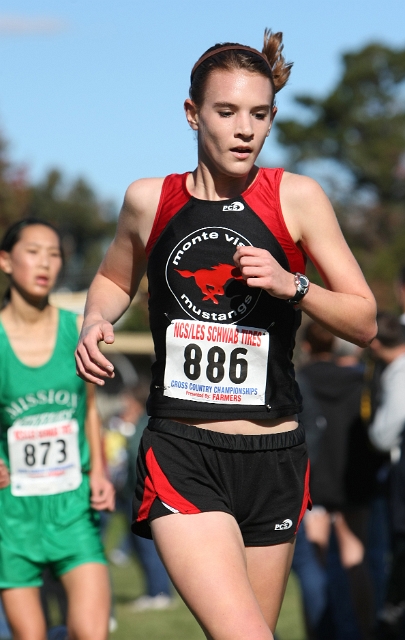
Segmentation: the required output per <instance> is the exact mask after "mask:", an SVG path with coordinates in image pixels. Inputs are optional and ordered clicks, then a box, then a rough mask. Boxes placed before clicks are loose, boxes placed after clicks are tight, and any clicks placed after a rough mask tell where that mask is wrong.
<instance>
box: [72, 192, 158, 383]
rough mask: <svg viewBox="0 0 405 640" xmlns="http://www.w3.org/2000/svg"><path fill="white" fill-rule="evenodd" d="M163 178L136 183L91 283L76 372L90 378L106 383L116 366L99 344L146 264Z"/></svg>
mask: <svg viewBox="0 0 405 640" xmlns="http://www.w3.org/2000/svg"><path fill="white" fill-rule="evenodd" d="M159 186H161V181H159V179H150V180H139V181H137V182H135V183H133V184H132V185H131V186H130V187H129V189H128V191H127V193H126V195H125V199H124V204H123V206H122V210H121V213H120V216H119V220H118V225H117V232H116V235H115V238H114V240H113V242H112V244H111V245H110V247H109V249H108V251H107V253H106V255H105V258H104V260H103V262H102V263H101V265H100V268H99V270H98V272H97V274H96V276H95V278H94V280H93V282H92V284H91V286H90V289H89V292H88V296H87V302H86V308H85V317H84V322H83V327H82V331H81V334H80V338H79V344H78V347H77V349H76V367H77V373H78V375H80V376H81V377H82V378H84V379H85V380H87V381H88V382H94V383H96V384H98V385H103V384H104V380H103V378H105V377H110V378H112V377H113V376H114V367H113V366H112V364H111V363H110V362H109V361H108V360H107V358H106V357H105V356H104V355H103V354H102V353H101V351H100V350H99V347H98V343H99V342H101V341H104V342H106V343H107V344H111V343H112V342H114V331H113V327H112V325H113V323H114V322H115V321H116V320H118V318H120V317H121V315H122V314H123V313H124V311H125V310H126V309H127V308H128V306H129V304H130V302H131V300H132V298H133V297H134V295H135V293H136V291H137V288H138V285H139V282H140V280H141V278H142V275H143V274H144V272H145V268H146V255H145V245H146V242H147V239H148V237H149V233H150V228H151V226H152V222H153V216H154V213H155V211H156V208H157V203H158V200H159V195H160V190H159Z"/></svg>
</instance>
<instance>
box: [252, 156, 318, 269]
mask: <svg viewBox="0 0 405 640" xmlns="http://www.w3.org/2000/svg"><path fill="white" fill-rule="evenodd" d="M283 173H284V169H263V168H261V169H260V170H259V174H258V176H257V178H256V180H255V181H254V182H253V183H252V185H251V186H250V187H249V188H248V189H247V190H246V191H245V193H244V194H243V199H244V200H245V202H247V204H248V205H249V207H251V208H252V209H253V211H254V212H255V213H256V214H257V215H258V216H259V218H260V219H261V220H262V221H263V222H264V224H265V225H266V227H267V228H268V229H270V231H271V232H272V234H273V235H274V236H275V238H276V239H277V240H278V242H279V243H280V245H281V246H282V248H283V249H284V253H285V254H286V256H287V259H288V263H289V265H290V269H291V272H292V273H295V272H296V271H299V272H300V273H305V264H306V257H305V255H304V254H303V253H302V251H301V250H300V249H299V247H297V245H296V244H295V242H294V240H293V239H292V237H291V235H290V232H289V231H288V229H287V225H286V223H285V220H284V216H283V212H282V210H281V203H280V182H281V178H282V175H283Z"/></svg>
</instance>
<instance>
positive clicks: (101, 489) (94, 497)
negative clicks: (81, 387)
mask: <svg viewBox="0 0 405 640" xmlns="http://www.w3.org/2000/svg"><path fill="white" fill-rule="evenodd" d="M86 387H87V414H86V436H87V440H88V443H89V447H90V461H91V469H90V474H89V476H90V490H91V498H90V500H91V506H92V507H93V509H97V511H103V510H107V511H114V508H115V489H114V487H113V485H112V483H111V482H110V480H108V478H107V477H106V475H105V465H104V457H103V448H102V441H101V422H100V416H99V414H98V411H97V406H96V397H95V392H94V385H92V384H87V385H86Z"/></svg>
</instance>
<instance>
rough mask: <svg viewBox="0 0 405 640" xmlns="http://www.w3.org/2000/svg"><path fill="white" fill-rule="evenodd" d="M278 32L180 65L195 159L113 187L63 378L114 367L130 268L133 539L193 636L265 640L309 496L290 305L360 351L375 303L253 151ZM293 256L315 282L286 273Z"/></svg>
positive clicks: (271, 113) (293, 180)
mask: <svg viewBox="0 0 405 640" xmlns="http://www.w3.org/2000/svg"><path fill="white" fill-rule="evenodd" d="M281 41H282V34H280V33H277V34H272V33H271V32H269V31H268V30H266V32H265V38H264V47H263V53H261V52H259V51H257V50H255V49H251V48H250V47H245V46H242V45H238V44H229V43H228V44H225V45H215V46H214V47H212V48H211V49H209V50H208V51H207V52H206V53H205V54H204V55H203V56H202V57H201V58H200V59H199V60H198V61H197V63H196V64H195V65H194V68H193V70H192V73H191V87H190V97H189V99H187V100H186V101H185V105H184V106H185V112H186V117H187V120H188V123H189V125H190V126H191V128H192V129H193V130H194V131H196V132H197V137H198V165H197V168H196V169H195V170H194V171H193V172H191V173H186V174H185V175H182V176H179V175H171V176H168V177H167V178H165V179H162V178H155V179H144V180H138V181H136V182H134V183H133V184H132V185H131V186H130V187H129V189H128V191H127V193H126V196H125V201H124V205H123V208H122V212H121V215H120V219H119V223H118V229H117V234H116V237H115V239H114V241H113V243H112V245H111V247H110V248H109V250H108V252H107V254H106V257H105V259H104V260H103V263H102V265H101V266H100V269H99V271H98V273H97V275H96V277H95V279H94V281H93V283H92V285H91V288H90V291H89V295H88V300H87V305H86V313H85V320H84V324H83V329H82V333H81V338H80V341H79V345H78V348H77V358H76V359H77V368H78V373H79V374H80V375H81V376H82V377H84V378H85V379H86V380H89V381H92V382H95V383H97V384H103V383H104V381H103V377H109V376H110V377H111V376H113V375H114V373H113V367H112V365H111V363H110V362H108V360H107V359H106V358H105V357H104V356H103V355H102V354H101V352H100V351H99V350H98V347H97V343H98V342H100V341H104V342H106V343H111V342H113V340H114V334H113V329H112V324H111V323H113V322H115V321H116V320H117V318H119V316H120V315H121V314H122V313H123V311H124V310H125V309H126V308H127V306H128V304H129V302H130V300H131V299H132V297H133V295H134V293H135V291H136V288H137V285H138V283H139V280H140V278H141V275H142V273H143V271H144V269H145V265H146V264H147V272H148V279H149V292H150V299H149V311H150V324H151V330H152V334H153V338H154V342H155V351H156V362H155V363H154V365H153V367H152V374H153V380H152V385H151V395H150V398H149V403H148V413H149V415H150V416H151V417H152V418H151V420H150V422H149V425H148V428H147V429H146V430H145V432H144V436H143V440H142V443H141V449H140V455H139V458H138V472H137V475H138V486H137V488H136V492H135V498H134V523H133V530H134V531H135V532H137V533H140V534H141V535H150V531H151V533H152V535H153V538H154V540H155V542H156V544H157V547H158V549H159V553H160V554H161V557H162V559H163V562H164V564H165V565H166V568H167V570H168V572H169V574H170V576H171V578H172V580H173V582H174V584H175V586H176V588H177V589H178V591H179V592H180V594H181V596H182V597H183V598H184V600H185V602H186V603H187V605H188V606H189V608H190V609H191V611H192V612H193V614H194V615H195V617H196V618H197V620H198V622H199V623H200V625H201V627H202V628H203V630H204V632H205V634H206V637H207V638H214V639H215V640H239V639H240V640H242V639H243V640H246V639H247V638H249V640H253V639H254V640H265V639H266V640H267V639H269V638H273V635H272V633H273V632H274V629H275V626H276V622H277V617H278V614H279V610H280V606H281V602H282V598H283V594H284V590H285V585H286V581H287V576H288V572H289V569H290V563H291V558H292V554H293V550H294V534H295V532H296V530H297V527H298V525H299V521H300V519H301V518H302V515H303V513H304V511H305V509H306V508H307V505H308V503H309V496H308V470H307V457H306V449H305V443H304V434H303V430H302V427H300V426H299V425H298V423H297V412H298V411H299V410H300V395H299V391H298V389H297V386H296V384H295V381H294V373H293V366H292V363H291V356H292V349H293V346H294V335H295V331H296V329H297V327H298V325H299V323H300V316H301V309H302V310H304V311H306V312H307V313H308V314H309V315H310V316H311V317H312V318H314V319H316V320H318V321H319V322H321V323H322V324H323V325H324V326H325V327H327V328H329V329H330V330H331V331H333V332H334V333H336V334H338V335H340V336H342V337H344V338H346V339H348V340H351V341H353V342H355V343H357V344H359V345H362V346H365V345H366V344H368V343H369V342H370V341H371V339H372V338H373V337H374V334H375V330H376V325H375V311H376V310H375V302H374V299H373V296H372V294H371V292H370V289H369V288H368V286H367V284H366V282H365V281H364V278H363V276H362V274H361V271H360V269H359V267H358V265H357V263H356V261H355V259H354V257H353V256H352V254H351V252H350V250H349V248H348V247H347V245H346V243H345V241H344V239H343V237H342V234H341V232H340V229H339V225H338V223H337V221H336V218H335V215H334V212H333V210H332V207H331V205H330V203H329V201H328V199H327V198H326V196H325V194H324V193H323V191H322V189H321V188H320V187H319V185H318V184H317V183H316V182H314V181H313V180H311V179H309V178H306V177H303V176H300V175H293V174H291V173H287V172H284V171H283V170H282V169H261V168H259V167H257V166H256V165H255V161H256V158H257V156H258V154H259V152H260V150H261V148H262V146H263V144H264V142H265V140H266V137H267V136H268V135H269V133H270V130H271V126H272V123H273V119H274V117H275V115H276V111H277V109H276V107H275V104H274V97H275V93H276V92H277V91H279V90H280V89H281V88H282V87H283V86H284V84H285V83H286V81H287V79H288V76H289V73H290V67H291V65H290V64H286V62H285V60H284V58H283V55H282V44H281ZM305 255H308V256H310V258H311V260H312V261H313V262H314V264H315V265H316V266H317V268H318V269H319V272H320V274H321V276H322V278H323V281H324V283H325V288H322V287H320V286H316V285H314V284H311V285H310V286H309V283H308V280H307V278H306V277H305V276H304V275H303V272H304V269H305Z"/></svg>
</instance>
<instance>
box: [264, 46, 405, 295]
mask: <svg viewBox="0 0 405 640" xmlns="http://www.w3.org/2000/svg"><path fill="white" fill-rule="evenodd" d="M342 63H343V70H342V75H341V77H340V79H339V80H338V82H337V84H336V86H335V87H334V88H333V89H332V91H331V92H330V93H329V95H327V96H326V97H324V98H316V97H312V96H309V95H301V96H297V97H296V99H295V100H296V103H297V104H298V105H299V106H300V107H301V112H303V113H305V115H306V117H305V119H300V120H298V119H297V120H291V119H290V120H281V121H280V120H279V121H278V122H277V123H276V124H277V128H278V138H279V141H280V143H281V144H282V145H284V146H285V147H286V148H287V149H288V150H289V152H290V166H291V168H292V169H293V170H296V171H299V172H300V171H302V169H303V168H305V171H304V172H305V173H308V172H309V173H310V172H311V170H313V169H314V168H315V165H316V166H317V169H319V168H320V166H321V168H322V169H323V171H324V173H325V172H326V173H327V174H328V175H329V177H330V178H331V181H333V180H335V182H336V178H337V179H338V183H339V178H341V184H340V187H338V189H337V190H335V192H334V194H333V198H334V200H335V202H334V204H335V206H336V210H337V214H338V217H339V220H340V223H341V225H342V228H343V230H344V233H345V235H346V237H347V239H348V241H349V244H350V245H351V247H352V248H353V250H354V251H355V253H356V255H357V256H358V258H359V260H360V262H361V266H362V267H363V268H364V269H365V271H366V275H367V276H368V277H369V278H371V279H372V280H373V279H374V278H378V279H379V280H380V281H385V283H386V287H388V286H390V287H391V286H392V285H391V282H392V277H393V274H396V273H397V271H398V268H399V266H400V265H401V264H402V263H404V262H405V254H404V253H403V248H405V49H399V50H396V49H391V48H389V47H388V46H385V45H382V44H378V43H374V44H369V45H368V46H366V47H364V48H362V49H361V50H359V51H355V52H349V53H345V54H344V55H343V56H342ZM311 167H312V169H311ZM347 177H349V183H350V184H349V187H347V186H345V184H344V183H345V180H344V179H343V178H345V179H346V182H347ZM390 279H391V282H390V283H388V281H389V280H390Z"/></svg>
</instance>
